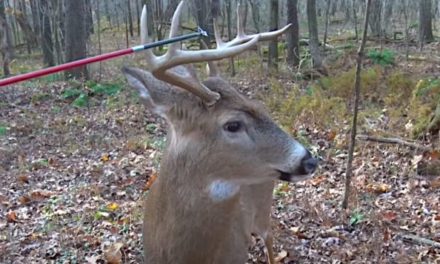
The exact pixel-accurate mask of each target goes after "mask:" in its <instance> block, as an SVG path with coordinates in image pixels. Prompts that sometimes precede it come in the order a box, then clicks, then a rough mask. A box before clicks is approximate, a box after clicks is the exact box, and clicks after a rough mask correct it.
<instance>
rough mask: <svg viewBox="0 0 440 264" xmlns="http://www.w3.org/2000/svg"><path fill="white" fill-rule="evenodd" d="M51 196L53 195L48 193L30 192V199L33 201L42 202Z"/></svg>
mask: <svg viewBox="0 0 440 264" xmlns="http://www.w3.org/2000/svg"><path fill="white" fill-rule="evenodd" d="M52 195H53V193H52V192H48V191H33V192H31V199H32V200H34V201H42V200H45V199H47V198H50V197H51V196H52Z"/></svg>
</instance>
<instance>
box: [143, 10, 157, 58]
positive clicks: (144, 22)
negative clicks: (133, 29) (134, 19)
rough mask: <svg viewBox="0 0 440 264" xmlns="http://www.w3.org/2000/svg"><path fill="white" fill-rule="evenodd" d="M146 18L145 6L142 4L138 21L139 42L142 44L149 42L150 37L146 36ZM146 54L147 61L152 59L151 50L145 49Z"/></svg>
mask: <svg viewBox="0 0 440 264" xmlns="http://www.w3.org/2000/svg"><path fill="white" fill-rule="evenodd" d="M147 24H148V20H147V6H146V5H144V7H143V8H142V14H141V21H140V25H141V43H142V44H146V43H148V42H150V37H149V36H148V26H147ZM145 52H146V56H147V60H148V61H152V59H153V57H154V54H153V52H152V51H151V50H149V49H147V50H146V51H145Z"/></svg>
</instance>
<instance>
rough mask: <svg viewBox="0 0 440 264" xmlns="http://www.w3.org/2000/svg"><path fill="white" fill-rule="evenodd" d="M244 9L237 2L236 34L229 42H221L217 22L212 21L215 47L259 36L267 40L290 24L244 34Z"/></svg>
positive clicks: (286, 28)
mask: <svg viewBox="0 0 440 264" xmlns="http://www.w3.org/2000/svg"><path fill="white" fill-rule="evenodd" d="M243 12H244V10H243V8H241V6H240V4H237V36H236V37H235V38H234V39H232V40H231V41H229V42H223V41H222V39H221V36H220V33H219V30H218V27H217V23H215V21H214V33H215V41H216V43H217V48H219V47H222V48H226V47H232V46H236V45H239V44H241V43H243V42H246V41H249V40H250V39H252V38H254V37H256V36H259V41H267V40H272V39H275V38H277V37H278V36H280V35H282V34H283V33H284V32H286V31H287V30H288V29H289V28H290V26H291V25H292V24H288V25H287V26H285V27H283V28H281V29H278V30H275V31H270V32H264V33H257V34H252V35H246V33H245V32H244V14H243Z"/></svg>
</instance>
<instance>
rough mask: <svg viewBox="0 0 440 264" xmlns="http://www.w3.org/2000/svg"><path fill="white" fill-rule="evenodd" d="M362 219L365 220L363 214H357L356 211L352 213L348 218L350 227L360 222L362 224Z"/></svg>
mask: <svg viewBox="0 0 440 264" xmlns="http://www.w3.org/2000/svg"><path fill="white" fill-rule="evenodd" d="M364 219H365V215H364V214H362V213H361V212H358V211H354V212H353V214H352V215H351V217H350V225H351V226H354V225H357V224H359V223H360V222H362V221H363V220H364Z"/></svg>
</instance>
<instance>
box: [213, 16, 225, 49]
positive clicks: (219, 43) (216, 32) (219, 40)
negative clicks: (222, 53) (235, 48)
mask: <svg viewBox="0 0 440 264" xmlns="http://www.w3.org/2000/svg"><path fill="white" fill-rule="evenodd" d="M213 26H214V36H215V43H216V45H217V48H220V47H222V46H224V42H223V40H222V36H221V35H220V31H219V30H218V26H217V20H216V19H215V18H214V19H213Z"/></svg>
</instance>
